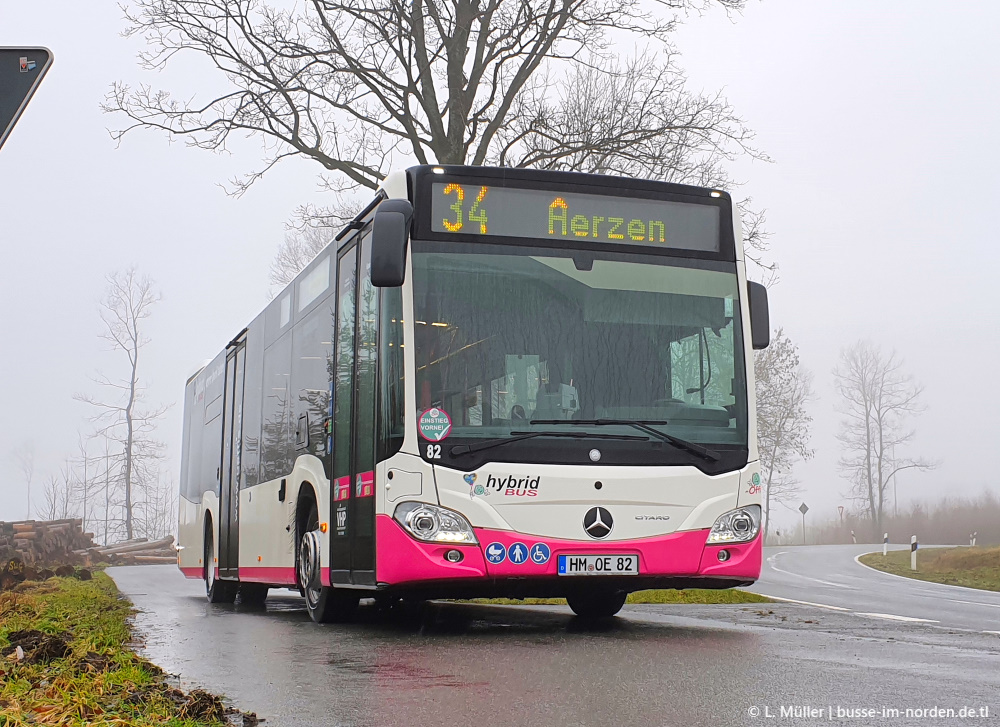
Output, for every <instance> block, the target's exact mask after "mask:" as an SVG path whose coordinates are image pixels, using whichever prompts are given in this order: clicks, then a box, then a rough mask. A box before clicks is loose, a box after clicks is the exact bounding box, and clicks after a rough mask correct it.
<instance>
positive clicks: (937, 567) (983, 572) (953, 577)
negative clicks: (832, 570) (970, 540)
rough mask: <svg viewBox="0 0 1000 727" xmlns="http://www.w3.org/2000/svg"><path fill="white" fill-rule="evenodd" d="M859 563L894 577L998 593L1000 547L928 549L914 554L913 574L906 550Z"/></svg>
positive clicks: (873, 555)
mask: <svg viewBox="0 0 1000 727" xmlns="http://www.w3.org/2000/svg"><path fill="white" fill-rule="evenodd" d="M859 560H860V561H861V562H862V563H864V564H865V565H867V566H871V567H872V568H876V569H878V570H880V571H885V572H886V573H893V574H895V575H897V576H906V577H907V578H917V579H919V580H923V581H933V582H934V583H945V584H948V585H950V586H966V587H968V588H980V589H982V590H984V591H1000V547H995V548H931V549H929V550H918V551H917V570H915V571H911V570H910V551H909V550H890V551H889V554H888V555H886V556H884V557H883V555H882V554H881V553H867V554H866V555H862V556H861V557H860V558H859Z"/></svg>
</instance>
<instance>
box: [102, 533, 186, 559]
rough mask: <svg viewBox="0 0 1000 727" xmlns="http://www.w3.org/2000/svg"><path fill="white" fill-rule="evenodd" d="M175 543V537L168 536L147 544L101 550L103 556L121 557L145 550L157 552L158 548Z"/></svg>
mask: <svg viewBox="0 0 1000 727" xmlns="http://www.w3.org/2000/svg"><path fill="white" fill-rule="evenodd" d="M173 542H174V536H173V535H168V536H167V537H165V538H160V539H159V540H153V541H151V542H147V543H132V544H130V545H115V546H112V547H110V548H101V555H119V554H121V553H136V552H140V551H143V550H156V549H157V548H162V547H163V546H165V545H170V544H171V543H173Z"/></svg>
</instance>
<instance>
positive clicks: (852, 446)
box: [833, 341, 934, 533]
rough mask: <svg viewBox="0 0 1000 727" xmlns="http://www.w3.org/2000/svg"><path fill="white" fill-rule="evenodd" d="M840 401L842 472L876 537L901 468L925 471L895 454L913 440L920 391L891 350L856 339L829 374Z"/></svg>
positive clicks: (916, 462)
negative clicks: (912, 419)
mask: <svg viewBox="0 0 1000 727" xmlns="http://www.w3.org/2000/svg"><path fill="white" fill-rule="evenodd" d="M833 376H834V383H835V385H836V389H837V393H838V394H839V395H840V397H841V401H840V406H839V410H840V412H841V413H842V414H843V415H844V419H843V420H842V421H841V426H840V432H839V433H838V435H837V438H838V439H839V440H840V444H841V448H842V454H841V458H840V469H841V472H843V474H844V475H845V476H846V477H847V478H848V479H849V480H850V482H851V489H852V494H853V496H854V497H855V499H856V500H858V501H859V502H860V503H861V504H862V509H863V511H864V512H865V513H866V515H867V516H868V517H869V518H870V520H871V523H872V524H873V525H874V527H875V532H876V533H881V532H882V528H883V519H884V513H885V504H886V499H887V490H888V487H889V485H890V483H891V482H892V478H893V477H894V476H895V475H896V473H898V472H900V471H901V470H904V469H910V468H916V469H930V468H932V467H933V466H934V465H933V464H932V463H930V462H928V461H926V460H922V459H911V458H908V457H902V458H898V459H897V457H896V450H897V449H899V448H902V447H903V446H904V445H905V444H906V443H907V442H909V441H910V439H912V438H913V430H911V429H909V428H908V427H907V421H908V420H909V418H910V417H911V416H912V415H914V414H918V413H920V412H921V411H923V407H922V406H921V405H920V403H919V401H918V399H919V397H920V394H921V392H922V391H923V387H922V386H920V385H919V384H917V383H915V382H914V381H913V376H912V375H910V374H907V373H904V372H903V362H902V361H901V360H900V359H899V358H898V357H897V356H896V353H895V352H892V353H889V354H888V355H887V354H885V353H883V352H882V350H881V349H880V348H879V347H878V346H876V345H875V344H873V343H871V342H870V341H859V342H857V343H855V344H854V345H853V346H851V347H850V348H848V349H845V350H844V351H842V352H841V355H840V363H839V365H838V366H837V367H836V368H835V369H834V371H833Z"/></svg>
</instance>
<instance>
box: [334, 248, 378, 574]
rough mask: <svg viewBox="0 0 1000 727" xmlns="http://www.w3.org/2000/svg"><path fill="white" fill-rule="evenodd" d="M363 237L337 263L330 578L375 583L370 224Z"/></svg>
mask: <svg viewBox="0 0 1000 727" xmlns="http://www.w3.org/2000/svg"><path fill="white" fill-rule="evenodd" d="M358 239H359V241H360V244H357V243H352V244H350V245H349V246H348V247H347V249H345V250H344V251H343V253H342V254H341V255H340V259H339V260H338V263H337V330H336V339H335V345H336V354H335V357H336V360H335V366H334V395H333V458H332V467H331V473H332V474H331V481H332V483H333V513H332V516H331V521H332V523H333V527H332V528H331V530H332V535H331V538H330V543H331V545H330V553H331V556H330V567H331V570H330V580H331V582H332V583H334V584H343V585H347V584H353V585H370V586H373V585H375V401H376V395H375V392H376V384H377V378H376V366H377V351H378V298H379V296H378V290H377V289H376V288H374V287H373V286H372V284H371V273H370V267H371V231H370V229H369V230H366V231H365V232H363V233H361V234H360V235H359V236H358ZM359 258H360V259H359Z"/></svg>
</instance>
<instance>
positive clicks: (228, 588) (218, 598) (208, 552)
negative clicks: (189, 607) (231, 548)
mask: <svg viewBox="0 0 1000 727" xmlns="http://www.w3.org/2000/svg"><path fill="white" fill-rule="evenodd" d="M239 586H240V584H239V583H238V582H233V581H223V580H220V579H218V578H216V577H215V536H214V535H213V533H212V524H211V522H210V523H208V526H207V527H206V528H205V596H206V597H207V598H208V602H209V603H233V602H234V601H235V600H236V592H237V591H238V590H239Z"/></svg>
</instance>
